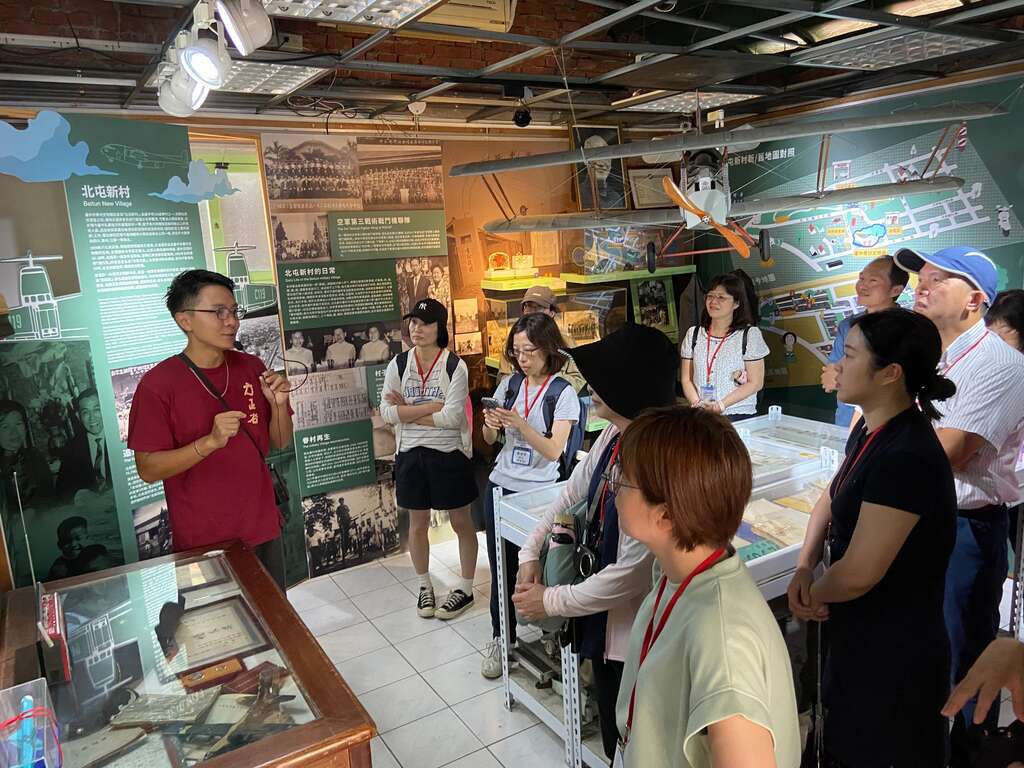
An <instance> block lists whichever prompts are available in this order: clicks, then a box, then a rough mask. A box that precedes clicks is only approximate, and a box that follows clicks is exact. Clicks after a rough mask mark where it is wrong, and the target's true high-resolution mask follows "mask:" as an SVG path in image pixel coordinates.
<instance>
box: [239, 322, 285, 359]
mask: <svg viewBox="0 0 1024 768" xmlns="http://www.w3.org/2000/svg"><path fill="white" fill-rule="evenodd" d="M238 343H239V344H241V346H242V351H243V352H247V353H248V354H250V355H255V356H256V357H258V358H259V359H260V360H262V361H263V364H264V365H265V366H267V368H269V369H270V370H272V371H273V370H281V369H282V368H283V367H284V358H283V357H282V356H281V323H280V318H279V317H278V316H277V314H273V315H265V316H264V317H246V318H244V319H243V320H242V322H241V323H240V324H239V327H238Z"/></svg>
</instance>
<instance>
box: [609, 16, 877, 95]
mask: <svg viewBox="0 0 1024 768" xmlns="http://www.w3.org/2000/svg"><path fill="white" fill-rule="evenodd" d="M858 2H860V0H832V1H831V2H828V3H825V4H824V5H823V6H822V9H823V10H836V9H839V8H845V7H847V6H849V5H856V4H857V3H858ZM810 16H813V14H810V13H807V12H793V13H784V14H782V15H781V16H775V17H773V18H771V19H765V20H764V21H758V22H755V23H754V24H748V25H747V26H745V27H738V28H736V29H733V30H730V31H729V32H722V33H721V34H718V35H714V36H712V37H708V38H705V39H704V40H698V41H697V42H696V43H692V44H691V45H688V46H686V53H695V52H696V51H702V50H704V49H705V48H710V47H712V46H715V45H721V44H722V43H728V42H731V41H733V40H738V39H739V38H741V37H749V36H750V35H752V34H755V33H757V32H764V31H765V30H769V29H778V28H779V27H784V26H786V25H788V24H794V23H796V22H798V21H803V20H804V19H806V18H809V17H810ZM671 58H673V57H672V56H671V55H666V56H652V57H651V58H649V59H646V60H645V61H639V62H637V63H635V64H630V65H628V66H625V67H620V68H619V69H613V70H612V71H611V72H606V73H605V74H603V75H601V76H599V77H596V78H594V81H595V82H599V83H600V82H605V81H608V80H611V79H613V78H616V77H621V76H622V75H626V74H629V73H631V72H636V71H637V70H640V69H644V68H645V67H649V66H652V65H654V64H660V63H661V62H663V61H668V60H669V59H671Z"/></svg>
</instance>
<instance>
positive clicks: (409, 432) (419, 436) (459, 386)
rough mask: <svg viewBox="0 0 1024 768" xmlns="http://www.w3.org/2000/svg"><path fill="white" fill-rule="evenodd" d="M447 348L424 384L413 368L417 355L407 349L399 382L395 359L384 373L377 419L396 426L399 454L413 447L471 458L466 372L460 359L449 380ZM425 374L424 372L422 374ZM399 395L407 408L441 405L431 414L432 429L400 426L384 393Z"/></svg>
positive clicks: (467, 373)
mask: <svg viewBox="0 0 1024 768" xmlns="http://www.w3.org/2000/svg"><path fill="white" fill-rule="evenodd" d="M450 354H451V352H449V351H448V350H447V349H445V350H442V352H441V356H440V357H439V358H438V359H437V363H436V364H435V365H434V367H433V369H432V370H431V371H430V372H429V374H427V380H426V382H424V381H422V380H421V378H420V371H419V367H418V366H417V365H416V352H415V350H413V349H410V350H409V361H408V363H407V364H406V366H405V375H404V376H403V377H402V379H401V381H399V379H398V358H397V357H396V358H394V359H392V361H391V362H390V363H388V368H387V371H386V372H385V373H384V389H383V391H382V394H381V402H380V416H381V418H382V419H383V420H384V421H385V422H387V423H388V424H393V425H394V427H395V443H396V448H395V451H396V452H397V453H401V452H402V451H408V450H410V449H412V448H417V447H424V448H432V449H433V450H435V451H441V452H442V453H451V452H452V451H462V452H463V453H464V454H466V456H467V457H470V458H472V456H473V443H472V436H471V434H470V428H469V418H468V416H467V414H466V397H467V396H468V395H469V370H468V369H467V368H466V363H465V362H464V361H462V360H459V364H458V366H457V367H456V368H455V373H454V374H453V375H452V378H451V380H449V379H448V370H447V364H448V355H450ZM424 373H426V371H424ZM385 392H399V393H400V394H401V395H402V397H403V398H405V402H406V405H420V404H422V403H431V402H441V403H444V407H443V408H442V409H441V410H440V411H438V412H437V413H435V414H433V416H432V417H431V418H432V419H433V421H434V426H433V427H428V426H423V425H421V424H403V423H402V422H401V421H400V420H399V418H398V406H395V405H388V403H387V402H385V400H384V397H383V393H385Z"/></svg>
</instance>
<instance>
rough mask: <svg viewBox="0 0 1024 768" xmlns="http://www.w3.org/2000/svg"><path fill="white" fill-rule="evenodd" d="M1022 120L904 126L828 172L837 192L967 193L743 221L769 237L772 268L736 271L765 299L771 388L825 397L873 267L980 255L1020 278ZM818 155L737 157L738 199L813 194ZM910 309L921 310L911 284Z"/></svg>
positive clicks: (855, 150)
mask: <svg viewBox="0 0 1024 768" xmlns="http://www.w3.org/2000/svg"><path fill="white" fill-rule="evenodd" d="M1018 85H1019V84H1018V83H1014V84H1012V85H1005V84H1004V85H997V86H989V87H985V88H976V89H975V90H974V91H972V97H977V98H983V99H988V100H991V101H992V102H994V103H998V102H1000V101H1004V100H1005V97H1006V96H1007V95H1008V94H1010V93H1012V91H1013V90H1014V89H1015V88H1016V87H1017V86H1018ZM951 98H953V97H951V96H950V95H948V94H946V95H941V96H936V97H933V98H932V100H929V101H922V100H920V99H918V100H915V101H914V102H913V106H914V107H921V106H941V105H942V104H944V103H948V102H949V101H950V99H951ZM932 102H934V103H932ZM904 106H909V103H908V105H899V104H888V105H886V106H885V107H884V110H885V111H886V112H889V111H894V110H899V109H900V108H903V107H904ZM1021 111H1022V110H1021V108H1020V107H1017V108H1016V109H1014V110H1013V111H1012V112H1011V114H1010V115H1008V116H1007V117H1004V118H1001V119H999V120H998V121H992V125H980V124H971V125H970V128H969V129H968V127H967V126H966V125H960V126H952V127H951V128H949V129H948V131H944V130H941V129H940V130H923V129H921V128H920V127H918V128H904V129H895V130H884V131H874V132H870V133H868V132H864V133H854V134H848V135H845V136H843V137H841V138H842V140H840V137H835V139H834V140H833V142H832V146H831V152H830V156H829V163H828V165H827V166H826V168H825V172H826V178H825V189H827V190H835V189H844V188H848V187H855V186H863V185H865V184H886V183H898V182H901V181H912V180H915V179H919V178H922V177H924V176H929V177H930V176H932V175H933V174H939V175H949V176H954V177H959V178H962V179H964V185H963V187H961V188H960V189H958V190H955V191H951V192H941V193H933V194H927V195H913V196H905V197H897V198H892V199H890V200H880V201H875V202H869V203H859V204H855V205H849V206H835V207H829V208H808V209H801V210H787V211H776V212H774V213H768V214H761V215H758V216H754V217H752V218H751V219H749V220H748V221H743V222H741V223H742V224H743V225H744V226H746V227H748V228H749V230H750V231H751V234H754V235H756V234H757V233H758V232H759V231H760V230H762V229H764V230H767V232H768V233H769V236H770V238H771V249H770V253H769V256H768V257H767V258H764V257H762V259H761V260H758V258H757V257H756V256H752V257H751V258H750V259H741V258H739V257H738V256H734V257H733V264H734V266H736V267H741V268H743V269H744V270H746V271H747V272H748V273H749V274H750V276H751V278H752V279H753V281H754V284H755V286H756V287H757V290H758V294H759V296H760V325H761V328H762V330H763V331H764V333H765V338H766V340H767V341H768V344H769V347H770V348H771V350H772V354H771V355H770V356H769V357H768V359H767V360H766V371H765V374H766V384H767V386H769V387H792V386H801V385H804V386H814V387H815V388H817V387H820V374H821V367H822V366H823V365H824V364H825V362H826V360H827V357H828V354H829V352H830V351H831V349H832V342H833V338H834V336H835V333H836V330H837V328H838V326H839V324H840V323H841V322H842V321H843V319H844V318H846V317H848V316H850V315H852V314H854V313H855V312H856V311H857V301H856V291H855V283H856V280H857V274H858V273H859V272H860V270H861V269H863V268H864V266H865V265H867V264H868V263H869V262H871V261H872V260H873V259H875V258H878V257H880V256H885V255H889V254H893V253H895V252H896V251H897V250H898V249H900V248H917V249H920V250H922V251H925V252H934V251H936V250H939V249H941V248H946V247H949V246H952V245H970V246H973V247H975V248H978V249H979V250H981V251H984V252H985V253H987V254H988V255H989V256H990V257H992V259H993V260H994V261H995V262H996V264H997V265H998V266H999V269H1000V287H1005V286H1006V285H1007V284H1008V281H1009V280H1010V278H1011V274H1010V271H1011V270H1012V271H1013V272H1014V274H1013V275H1012V277H1013V278H1014V279H1015V280H1016V279H1018V278H1019V275H1017V274H1016V273H1017V272H1018V271H1019V270H1020V268H1021V265H1020V264H1019V258H1018V257H1017V256H1015V255H1013V254H1014V252H1015V250H1016V248H1018V247H1019V246H1020V244H1021V243H1022V242H1024V229H1022V227H1021V221H1020V219H1019V218H1018V215H1017V211H1018V210H1019V209H1020V208H1021V205H1020V201H1021V198H1022V196H1024V185H1022V184H1021V181H1020V180H1019V179H1018V178H1017V177H1016V175H1015V173H1014V172H1013V168H1015V167H1016V164H1015V163H1012V164H1011V163H1010V162H1009V159H1008V158H1007V157H1005V155H1006V153H1007V151H1009V150H1010V148H1009V145H1008V144H1007V143H1006V141H1005V138H1004V134H1003V132H1005V131H1006V130H1007V127H1008V126H1009V125H1012V124H1015V123H1016V120H1015V118H1019V117H1020V113H1021ZM863 114H866V112H865V113H863ZM850 116H851V117H853V116H855V115H854V114H852V112H851V114H850ZM1011 121H1012V122H1011ZM1001 137H1003V138H1001ZM818 154H819V142H818V140H817V139H799V140H790V141H780V142H768V143H762V144H761V145H760V146H758V147H757V148H756V149H754V150H751V151H748V152H741V153H737V154H735V155H733V156H732V157H731V158H730V168H729V174H730V180H731V182H732V192H733V199H734V201H740V200H743V199H756V198H764V197H769V196H771V197H775V196H781V195H795V194H804V193H808V192H812V191H813V190H814V189H815V186H816V183H817V181H816V177H817V160H818ZM1011 165H1012V166H1013V168H1011ZM1015 204H1016V207H1015ZM912 282H913V281H912ZM900 303H901V304H903V305H904V306H908V307H909V306H912V304H913V292H912V285H911V286H908V288H907V290H906V291H905V292H904V294H903V296H902V297H900Z"/></svg>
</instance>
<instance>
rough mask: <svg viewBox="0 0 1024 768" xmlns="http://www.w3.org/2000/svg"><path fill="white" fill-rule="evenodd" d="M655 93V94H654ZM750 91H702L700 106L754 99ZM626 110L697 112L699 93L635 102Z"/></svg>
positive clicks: (706, 107) (707, 107) (711, 106)
mask: <svg viewBox="0 0 1024 768" xmlns="http://www.w3.org/2000/svg"><path fill="white" fill-rule="evenodd" d="M652 95H653V94H652ZM753 98H755V97H754V96H752V95H750V94H749V93H724V92H722V93H703V92H702V93H701V94H700V108H701V109H702V110H703V109H718V108H719V107H724V106H726V105H728V104H735V103H736V102H738V101H746V100H748V99H753ZM623 111H624V112H691V113H692V112H696V111H697V94H696V93H694V92H693V91H687V92H686V93H676V94H673V95H671V96H664V97H662V98H660V99H656V100H654V101H648V102H646V103H644V104H635V105H633V106H631V107H623Z"/></svg>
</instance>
